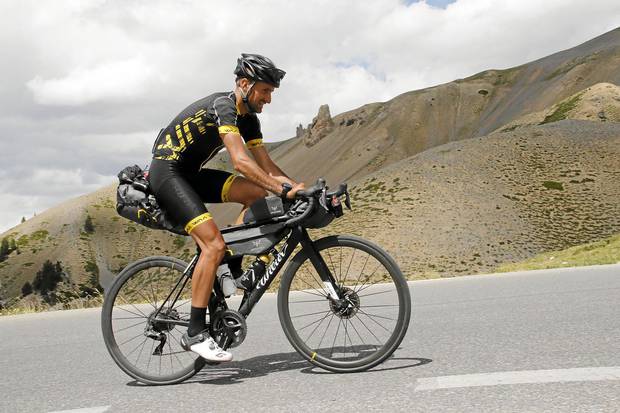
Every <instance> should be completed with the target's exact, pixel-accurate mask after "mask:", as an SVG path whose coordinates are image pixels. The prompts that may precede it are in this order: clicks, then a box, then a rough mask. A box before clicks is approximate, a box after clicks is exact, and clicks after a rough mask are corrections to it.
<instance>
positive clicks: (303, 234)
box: [153, 226, 339, 325]
mask: <svg viewBox="0 0 620 413" xmlns="http://www.w3.org/2000/svg"><path fill="white" fill-rule="evenodd" d="M283 239H284V238H283ZM299 244H301V248H302V251H305V252H306V254H307V255H308V257H309V258H310V262H311V263H312V265H313V266H314V268H315V269H316V271H317V273H318V274H319V276H320V277H321V280H322V281H323V282H324V283H325V286H326V287H327V289H328V291H329V295H328V297H329V299H331V300H338V299H339V296H338V292H337V291H338V285H337V284H336V280H335V278H334V276H333V275H332V273H331V271H330V270H329V268H328V267H327V265H326V264H325V261H324V260H323V257H321V255H320V254H319V253H318V251H317V250H316V248H315V247H314V242H313V241H312V239H310V236H309V235H308V231H307V230H306V229H305V228H303V227H300V226H297V227H293V228H292V230H291V232H290V234H289V235H288V239H287V240H286V242H285V243H284V245H283V247H282V248H281V249H280V251H279V252H278V254H277V255H276V257H275V258H274V260H273V261H272V262H271V264H269V266H268V267H267V269H266V271H265V274H264V275H263V276H262V277H261V278H260V279H259V280H258V281H257V283H256V285H255V286H254V289H252V291H249V292H246V293H245V295H244V297H243V300H242V301H241V305H240V306H239V309H238V311H239V313H240V314H241V315H243V317H245V318H247V317H248V316H249V315H250V313H251V312H252V309H253V308H254V306H255V305H256V303H257V302H258V301H259V300H260V299H261V297H262V296H263V294H265V292H266V291H267V289H268V288H269V286H270V285H271V283H272V282H273V280H274V279H275V278H276V276H277V275H278V273H279V272H280V270H281V269H282V267H283V266H284V264H285V263H286V262H287V261H288V259H289V258H290V257H291V255H292V254H293V252H294V251H295V248H297V246H298V245H299ZM197 261H198V255H196V256H195V257H194V258H193V259H192V261H191V262H190V264H189V265H188V266H187V268H186V269H185V271H183V275H182V276H181V279H179V282H178V283H177V285H176V286H175V287H174V288H173V290H172V291H171V292H170V294H169V295H168V298H167V300H169V299H170V297H171V296H172V295H173V293H174V291H175V290H176V289H177V287H178V285H179V284H181V282H182V281H183V282H182V284H183V285H182V286H181V290H182V289H183V288H184V287H185V284H186V283H187V281H188V280H189V278H191V274H192V273H193V272H194V268H195V266H196V262H197ZM181 290H179V292H178V293H177V295H176V297H175V299H174V301H173V302H172V304H171V305H170V308H174V305H175V303H176V300H177V299H178V297H179V295H180V293H181ZM214 299H215V300H218V299H219V300H222V301H224V299H223V298H222V292H221V289H220V288H219V285H218V283H217V282H216V283H215V284H214V292H213V295H212V298H211V300H210V301H213V300H214ZM164 302H165V301H164ZM211 304H212V303H210V305H209V308H215V307H217V303H215V306H212V305H211ZM162 308H163V303H162V307H160V308H159V311H161V310H162ZM159 311H158V312H157V315H158V314H159ZM153 321H156V322H157V321H161V322H167V323H174V324H179V325H187V322H183V321H173V320H170V319H167V318H162V319H159V318H158V317H157V316H155V317H153Z"/></svg>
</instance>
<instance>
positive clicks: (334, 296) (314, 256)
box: [300, 228, 340, 303]
mask: <svg viewBox="0 0 620 413" xmlns="http://www.w3.org/2000/svg"><path fill="white" fill-rule="evenodd" d="M300 241H301V246H302V248H303V249H304V250H305V251H306V254H308V258H310V262H311V263H312V265H313V266H314V269H315V270H316V272H317V273H318V274H319V277H321V281H322V282H323V286H324V287H325V289H326V291H327V297H328V298H329V299H330V301H332V302H334V303H336V302H338V301H339V300H340V295H339V294H338V290H339V287H340V286H339V285H338V283H337V282H336V279H335V278H334V276H333V274H332V273H331V271H330V270H329V267H328V266H327V264H325V260H323V257H321V254H319V252H318V251H317V250H316V248H315V247H314V243H313V242H312V240H311V239H310V236H309V235H308V231H306V229H305V228H301V240H300Z"/></svg>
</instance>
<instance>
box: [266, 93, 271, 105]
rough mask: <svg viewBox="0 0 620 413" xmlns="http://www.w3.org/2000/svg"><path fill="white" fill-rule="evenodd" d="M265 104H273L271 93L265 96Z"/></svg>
mask: <svg viewBox="0 0 620 413" xmlns="http://www.w3.org/2000/svg"><path fill="white" fill-rule="evenodd" d="M265 102H267V103H271V93H267V94H266V95H265Z"/></svg>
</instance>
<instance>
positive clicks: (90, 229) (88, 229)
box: [84, 215, 95, 234]
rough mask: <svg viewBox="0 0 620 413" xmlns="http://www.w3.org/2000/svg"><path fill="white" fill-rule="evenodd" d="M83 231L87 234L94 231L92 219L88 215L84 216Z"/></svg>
mask: <svg viewBox="0 0 620 413" xmlns="http://www.w3.org/2000/svg"><path fill="white" fill-rule="evenodd" d="M84 231H85V232H86V233H88V234H92V233H93V232H95V226H94V225H93V219H92V218H91V217H90V215H87V216H86V221H85V222H84Z"/></svg>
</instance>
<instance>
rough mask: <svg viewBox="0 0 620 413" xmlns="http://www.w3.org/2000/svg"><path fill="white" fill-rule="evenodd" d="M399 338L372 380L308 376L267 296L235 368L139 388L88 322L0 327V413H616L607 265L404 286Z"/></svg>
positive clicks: (619, 339)
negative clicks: (405, 323)
mask: <svg viewBox="0 0 620 413" xmlns="http://www.w3.org/2000/svg"><path fill="white" fill-rule="evenodd" d="M410 288H411V294H412V299H413V310H412V321H411V325H410V327H409V332H408V333H407V336H406V337H405V339H404V341H403V343H402V345H401V347H400V349H398V350H397V351H396V352H395V353H394V356H393V357H392V358H391V359H389V360H387V361H386V362H385V363H383V364H382V365H380V366H378V367H376V368H374V369H373V370H371V371H368V372H364V373H356V374H333V373H328V372H325V371H322V370H320V369H316V368H312V367H311V366H310V365H309V364H308V363H306V362H305V361H303V360H301V358H300V357H299V356H298V355H297V354H296V353H295V352H294V351H293V349H292V347H291V346H290V344H289V343H288V341H287V340H286V338H285V336H284V333H283V332H282V330H281V327H280V324H279V321H278V318H277V309H276V300H275V296H273V295H266V296H265V297H263V300H262V301H261V302H260V303H259V304H258V306H257V307H256V308H255V310H254V312H253V313H252V314H251V316H250V318H249V320H248V327H249V331H248V337H247V339H246V341H245V343H243V345H242V346H241V347H239V348H237V349H234V354H235V357H236V359H235V361H234V362H232V363H230V364H228V365H226V366H225V367H219V366H218V367H207V368H205V369H204V370H203V371H202V372H200V373H199V374H198V375H197V376H195V377H194V378H193V379H191V380H190V381H188V382H185V383H183V384H180V385H176V386H166V387H148V386H143V385H140V384H138V383H136V382H135V381H134V380H133V379H131V378H130V377H128V376H126V375H125V374H124V373H123V372H122V371H121V370H120V369H119V368H118V367H117V366H116V365H115V364H114V362H113V361H112V359H111V358H110V356H109V355H108V353H107V351H106V349H105V347H104V344H103V339H102V336H101V332H100V329H99V328H100V327H99V316H100V310H99V309H89V310H75V311H63V312H55V313H43V314H26V315H20V316H11V317H2V318H0V355H1V356H0V374H1V375H2V380H1V381H0V395H1V399H0V411H2V412H58V411H77V412H88V413H94V412H125V411H126V412H150V411H153V412H155V411H156V412H168V411H178V412H184V411H207V412H208V411H267V410H269V411H293V410H295V411H297V412H304V411H327V410H335V409H338V410H340V411H347V412H348V411H355V410H360V411H362V410H363V411H424V412H425V411H436V412H490V411H498V412H499V411H501V412H511V411H527V412H539V411H549V412H560V411H561V412H582V411H583V412H618V411H620V265H610V266H599V267H584V268H578V269H563V270H553V271H536V272H529V273H513V274H504V275H497V276H495V275H493V276H472V277H460V278H454V279H446V280H431V281H420V282H412V283H410Z"/></svg>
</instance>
